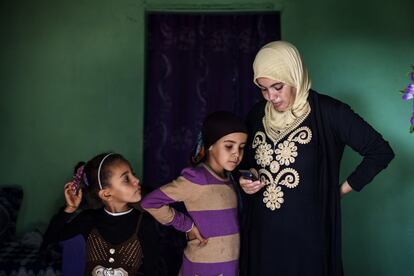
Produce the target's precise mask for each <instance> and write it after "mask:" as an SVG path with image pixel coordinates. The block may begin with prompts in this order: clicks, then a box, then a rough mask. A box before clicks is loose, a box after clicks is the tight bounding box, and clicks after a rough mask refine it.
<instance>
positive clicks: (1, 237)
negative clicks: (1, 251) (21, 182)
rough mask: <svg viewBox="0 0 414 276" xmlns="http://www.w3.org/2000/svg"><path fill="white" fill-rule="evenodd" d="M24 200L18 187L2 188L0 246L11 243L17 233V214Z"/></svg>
mask: <svg viewBox="0 0 414 276" xmlns="http://www.w3.org/2000/svg"><path fill="white" fill-rule="evenodd" d="M22 199H23V190H22V189H21V188H18V187H4V188H0V244H1V243H2V242H7V241H11V240H12V239H13V238H14V235H15V233H16V221H17V214H18V212H19V210H20V205H21V202H22Z"/></svg>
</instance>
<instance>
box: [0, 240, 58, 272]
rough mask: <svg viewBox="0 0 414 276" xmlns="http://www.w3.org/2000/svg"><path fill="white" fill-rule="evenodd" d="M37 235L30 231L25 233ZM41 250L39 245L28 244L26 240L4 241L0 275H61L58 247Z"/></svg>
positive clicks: (0, 253)
mask: <svg viewBox="0 0 414 276" xmlns="http://www.w3.org/2000/svg"><path fill="white" fill-rule="evenodd" d="M30 235H36V238H37V236H38V234H35V232H30V233H28V234H26V235H25V237H26V238H28V236H30ZM42 253H43V254H41V253H40V252H39V246H34V245H33V244H28V243H27V242H25V240H19V241H10V242H5V243H3V245H2V247H1V248H0V276H3V275H22V276H24V275H30V276H35V275H36V276H43V275H47V276H53V275H60V267H61V258H60V257H61V252H60V250H59V248H58V247H50V248H48V250H47V252H42Z"/></svg>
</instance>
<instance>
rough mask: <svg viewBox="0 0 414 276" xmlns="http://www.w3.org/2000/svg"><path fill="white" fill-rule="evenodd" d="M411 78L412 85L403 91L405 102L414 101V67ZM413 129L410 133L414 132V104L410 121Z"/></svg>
mask: <svg viewBox="0 0 414 276" xmlns="http://www.w3.org/2000/svg"><path fill="white" fill-rule="evenodd" d="M410 77H411V83H409V84H408V86H407V87H406V88H405V89H404V90H402V91H401V92H402V93H403V95H402V99H403V100H405V101H408V100H413V99H414V65H412V71H411V73H410ZM410 123H411V127H410V132H411V133H413V132H414V102H413V104H412V113H411V119H410Z"/></svg>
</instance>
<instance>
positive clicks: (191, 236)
mask: <svg viewBox="0 0 414 276" xmlns="http://www.w3.org/2000/svg"><path fill="white" fill-rule="evenodd" d="M187 237H188V240H189V241H193V240H196V239H197V240H198V241H199V242H200V243H199V244H198V245H199V246H205V245H206V244H207V242H208V239H204V238H203V237H202V236H201V234H200V231H198V228H197V226H195V225H194V226H193V228H191V230H190V231H189V232H187Z"/></svg>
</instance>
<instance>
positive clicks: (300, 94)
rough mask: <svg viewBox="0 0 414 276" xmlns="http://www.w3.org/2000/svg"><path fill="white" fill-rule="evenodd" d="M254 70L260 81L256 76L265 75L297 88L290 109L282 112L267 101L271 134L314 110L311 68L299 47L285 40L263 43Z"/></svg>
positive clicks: (267, 123)
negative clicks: (311, 108) (311, 104)
mask: <svg viewBox="0 0 414 276" xmlns="http://www.w3.org/2000/svg"><path fill="white" fill-rule="evenodd" d="M253 71H254V79H253V81H254V83H255V84H256V85H258V83H257V81H256V80H257V79H258V78H262V77H264V78H269V79H272V80H278V81H281V82H283V83H285V84H287V85H289V86H292V87H295V88H296V97H295V101H294V103H293V105H292V107H291V108H290V109H289V110H286V111H284V112H279V111H277V110H276V109H274V108H273V105H272V103H270V102H267V103H266V107H265V118H264V120H263V122H264V127H265V129H266V133H267V135H270V136H273V137H271V138H275V137H274V136H276V135H278V134H279V133H281V132H282V131H283V130H285V129H287V128H288V127H289V126H291V125H292V124H293V123H294V122H295V121H296V119H298V118H300V117H301V116H303V115H304V114H306V113H308V112H309V110H310V106H309V103H308V101H307V99H308V94H309V89H310V87H311V81H310V78H309V76H308V71H307V69H306V67H305V65H304V64H303V63H302V59H301V56H300V54H299V52H298V50H297V49H296V47H295V46H293V45H292V44H290V43H288V42H285V41H274V42H270V43H268V44H266V45H265V46H263V48H262V49H260V51H259V52H258V53H257V55H256V58H255V60H254V62H253Z"/></svg>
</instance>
